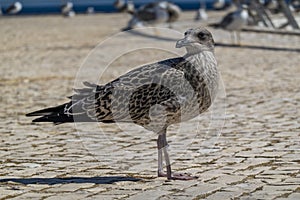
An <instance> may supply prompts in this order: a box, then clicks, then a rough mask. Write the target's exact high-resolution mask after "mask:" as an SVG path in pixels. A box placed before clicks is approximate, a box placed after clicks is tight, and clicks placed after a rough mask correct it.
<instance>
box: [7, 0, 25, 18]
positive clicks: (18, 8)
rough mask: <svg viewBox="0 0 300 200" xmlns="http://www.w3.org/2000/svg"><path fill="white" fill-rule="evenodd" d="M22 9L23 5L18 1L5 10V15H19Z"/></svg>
mask: <svg viewBox="0 0 300 200" xmlns="http://www.w3.org/2000/svg"><path fill="white" fill-rule="evenodd" d="M22 7H23V6H22V4H21V3H20V2H18V1H16V2H15V3H13V4H12V5H11V6H9V7H8V8H7V9H6V10H5V13H7V14H12V15H15V14H18V13H19V12H21V10H22Z"/></svg>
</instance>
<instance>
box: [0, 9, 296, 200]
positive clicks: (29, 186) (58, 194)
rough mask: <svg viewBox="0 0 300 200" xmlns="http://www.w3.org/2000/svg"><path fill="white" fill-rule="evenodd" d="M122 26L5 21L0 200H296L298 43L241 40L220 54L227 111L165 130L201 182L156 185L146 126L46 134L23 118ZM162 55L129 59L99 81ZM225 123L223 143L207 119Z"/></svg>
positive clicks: (67, 87)
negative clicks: (212, 131) (100, 43)
mask: <svg viewBox="0 0 300 200" xmlns="http://www.w3.org/2000/svg"><path fill="white" fill-rule="evenodd" d="M191 18H192V13H185V14H184V17H183V19H182V21H181V22H178V23H177V24H175V25H174V26H175V29H177V30H180V31H184V30H185V29H186V28H187V27H190V26H195V23H194V22H191ZM126 20H128V17H127V16H126V15H121V14H97V15H94V16H80V15H79V16H76V17H75V18H73V19H65V18H61V17H60V16H45V17H43V16H41V17H24V18H9V19H8V18H6V19H0V27H1V29H0V36H1V37H0V44H1V46H0V60H1V62H0V69H1V76H0V78H1V82H0V87H1V92H2V95H1V97H0V105H1V106H0V119H1V120H0V123H1V125H0V133H1V143H0V199H45V200H51V199H132V200H133V199H214V200H215V199H243V200H246V199H247V200H252V199H278V200H279V199H295V200H296V199H300V174H299V170H300V160H299V150H300V148H299V147H300V137H299V136H300V132H299V130H300V123H299V102H300V88H299V85H300V78H299V77H300V68H299V49H300V45H299V44H300V39H299V37H296V36H282V35H281V36H278V35H265V34H253V33H242V43H243V44H244V45H243V46H242V47H239V48H237V47H235V48H234V47H230V46H226V45H223V46H217V47H216V57H217V59H218V62H219V69H220V71H221V74H222V78H223V81H224V85H225V88H226V114H225V115H221V116H218V115H211V113H212V111H211V112H208V113H206V114H204V115H202V116H200V117H198V118H196V119H194V120H191V121H189V122H186V123H183V124H182V125H180V126H179V125H177V126H173V127H170V129H169V132H168V140H169V144H170V154H171V155H170V156H171V159H172V166H173V169H174V170H176V171H184V172H190V173H192V174H195V175H197V176H198V177H199V179H198V180H193V181H166V180H165V178H157V177H156V167H157V166H156V165H157V164H156V163H157V152H156V142H155V140H156V135H155V134H153V133H150V132H147V131H146V130H144V129H142V128H139V127H136V126H132V125H122V126H117V125H113V124H112V125H107V124H100V125H97V124H84V123H82V124H76V127H75V126H74V125H72V124H63V125H59V126H53V125H52V124H47V123H45V124H32V123H31V122H30V119H28V118H26V117H24V114H25V113H27V112H30V111H34V110H36V109H41V108H44V107H46V106H52V105H53V106H54V105H57V104H59V103H63V102H65V101H66V98H65V96H67V95H70V94H71V89H72V87H73V85H74V79H75V76H76V73H77V71H78V69H79V66H80V64H81V63H82V62H83V60H84V58H85V57H86V56H87V54H88V53H89V52H90V51H91V50H92V49H93V47H94V46H95V45H96V44H97V43H98V42H100V41H102V40H103V39H105V38H107V37H108V36H110V35H112V34H114V33H117V32H118V30H119V29H120V28H121V27H122V26H123V25H124V24H126ZM188 23H191V24H192V25H189V24H188ZM198 25H199V24H198ZM212 32H213V34H214V36H215V39H216V41H217V42H218V43H223V44H224V43H226V44H228V43H230V41H231V40H230V35H229V33H227V32H224V31H222V30H212ZM137 37H140V36H137ZM128 42H130V41H128ZM167 43H170V41H167ZM171 43H172V42H171ZM125 45H126V42H125V43H124V46H125ZM172 45H174V42H173V43H172ZM249 45H252V46H251V47H250V46H249ZM263 46H264V47H266V46H267V47H270V48H265V49H262V48H261V47H263ZM117 48H119V47H117ZM297 49H298V50H297ZM144 55H147V56H146V57H145V56H144ZM169 56H170V54H169V53H166V52H160V54H158V52H157V51H154V50H151V49H150V50H143V51H137V52H134V53H133V54H132V56H129V57H127V58H128V59H123V58H122V57H121V58H119V59H118V60H116V61H115V62H114V63H113V64H112V67H111V68H110V69H109V70H108V72H107V73H106V74H105V76H102V77H101V80H100V82H106V81H108V80H111V79H113V78H115V77H117V76H118V75H120V74H121V73H124V72H125V71H128V70H129V69H130V68H132V67H134V66H137V65H139V64H141V63H145V62H150V61H151V60H157V59H161V58H164V57H169ZM130 62H132V63H134V66H132V64H131V65H130ZM101 64H102V63H101V59H100V61H99V63H95V70H97V69H98V68H99V67H101ZM88 74H89V73H88V72H87V74H86V77H88V76H89V75H88ZM223 118H226V121H225V125H224V127H223V129H222V134H221V135H220V136H219V137H217V136H216V135H212V134H210V132H209V130H210V129H211V126H210V121H211V120H218V119H223ZM101 132H102V133H101ZM103 133H104V134H103Z"/></svg>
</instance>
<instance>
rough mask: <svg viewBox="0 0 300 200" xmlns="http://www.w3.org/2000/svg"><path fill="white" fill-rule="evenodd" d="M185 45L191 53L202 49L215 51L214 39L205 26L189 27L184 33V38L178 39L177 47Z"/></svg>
mask: <svg viewBox="0 0 300 200" xmlns="http://www.w3.org/2000/svg"><path fill="white" fill-rule="evenodd" d="M181 47H185V48H186V49H187V52H188V53H189V54H194V53H199V52H201V51H207V50H209V51H213V49H214V39H213V37H212V34H211V33H210V32H209V31H208V30H207V29H205V28H194V29H189V30H187V31H186V32H185V33H184V38H183V39H181V40H178V41H177V43H176V48H181Z"/></svg>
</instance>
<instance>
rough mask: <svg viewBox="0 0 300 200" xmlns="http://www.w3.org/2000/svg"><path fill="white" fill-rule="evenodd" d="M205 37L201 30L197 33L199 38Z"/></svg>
mask: <svg viewBox="0 0 300 200" xmlns="http://www.w3.org/2000/svg"><path fill="white" fill-rule="evenodd" d="M205 37H206V35H205V33H203V32H200V33H198V38H199V39H201V40H203V39H205Z"/></svg>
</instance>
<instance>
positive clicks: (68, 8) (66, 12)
mask: <svg viewBox="0 0 300 200" xmlns="http://www.w3.org/2000/svg"><path fill="white" fill-rule="evenodd" d="M61 14H62V15H63V16H65V17H74V16H75V12H74V10H73V3H72V2H70V1H68V2H67V3H65V4H63V5H62V6H61Z"/></svg>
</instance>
